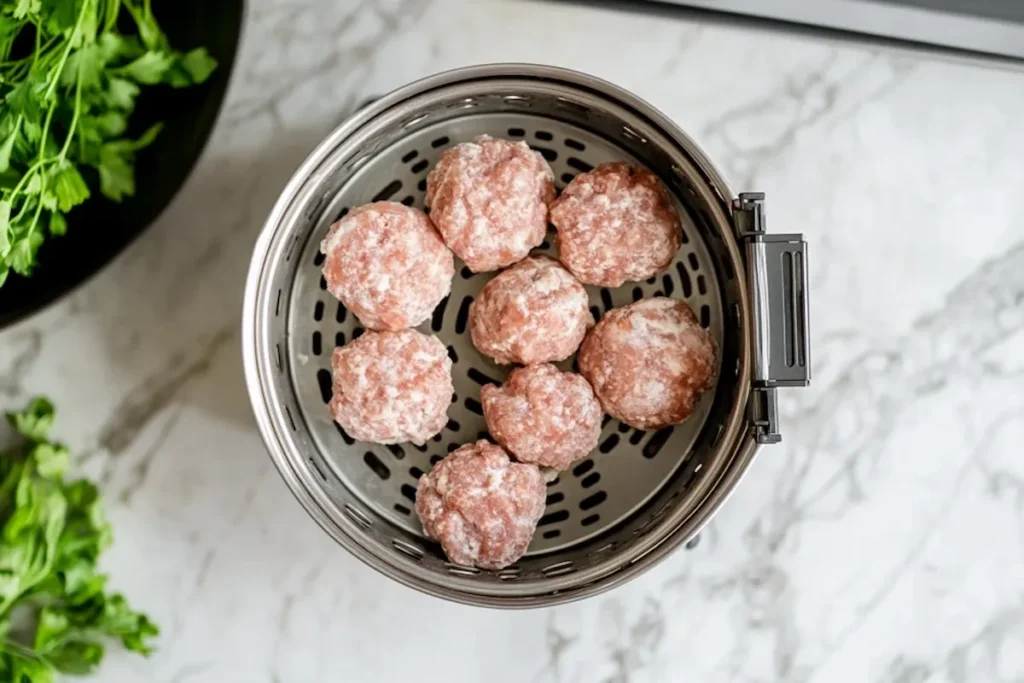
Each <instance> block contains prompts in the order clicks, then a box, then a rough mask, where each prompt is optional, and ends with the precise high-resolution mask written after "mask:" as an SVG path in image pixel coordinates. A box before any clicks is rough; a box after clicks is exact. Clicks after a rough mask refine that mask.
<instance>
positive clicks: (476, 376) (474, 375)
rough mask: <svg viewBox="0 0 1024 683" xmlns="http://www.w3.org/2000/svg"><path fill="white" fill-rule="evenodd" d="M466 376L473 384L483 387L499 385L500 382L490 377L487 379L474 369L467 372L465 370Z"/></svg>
mask: <svg viewBox="0 0 1024 683" xmlns="http://www.w3.org/2000/svg"><path fill="white" fill-rule="evenodd" d="M466 376H467V377H469V378H470V379H471V380H473V381H474V382H476V383H477V384H479V385H480V386H483V385H485V384H501V382H499V381H498V380H496V379H494V378H492V377H488V376H487V375H485V374H484V373H482V372H480V371H479V370H477V369H476V368H470V369H469V370H467V371H466Z"/></svg>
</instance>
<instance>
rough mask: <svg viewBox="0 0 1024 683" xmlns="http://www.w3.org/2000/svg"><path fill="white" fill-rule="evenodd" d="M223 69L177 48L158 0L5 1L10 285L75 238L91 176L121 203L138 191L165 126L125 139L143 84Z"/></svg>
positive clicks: (0, 97)
mask: <svg viewBox="0 0 1024 683" xmlns="http://www.w3.org/2000/svg"><path fill="white" fill-rule="evenodd" d="M171 9H173V8H169V11H170V10H171ZM122 13H126V14H127V15H128V16H130V17H131V22H130V23H133V24H134V25H135V27H136V29H137V30H138V34H137V35H126V34H123V33H121V32H120V31H119V30H118V28H117V26H118V18H119V17H120V16H121V15H122ZM216 65H217V64H216V61H215V60H214V59H213V58H212V57H210V55H209V54H208V53H207V52H206V50H205V48H201V47H200V48H196V49H194V50H191V51H190V52H186V53H181V52H177V51H175V50H173V49H171V46H170V44H169V43H168V40H167V37H166V36H165V35H164V33H163V31H162V30H161V29H160V26H159V24H158V23H157V21H156V19H155V18H154V17H153V11H152V7H151V0H0V285H2V284H3V283H4V281H6V279H7V276H8V274H9V272H10V271H11V270H14V272H16V273H18V274H20V275H30V274H31V273H32V270H33V267H34V266H35V264H36V254H37V252H38V250H39V247H40V245H42V243H43V241H44V240H45V237H46V235H47V234H48V235H51V236H57V235H63V234H64V232H65V231H66V230H67V220H66V218H65V214H66V213H67V212H68V211H70V210H71V209H73V208H74V207H75V206H78V205H79V204H81V203H82V202H84V201H85V200H86V199H88V198H89V196H90V189H89V183H88V182H86V175H93V176H94V177H95V178H96V180H97V182H98V185H99V190H100V192H101V193H102V194H104V195H105V196H107V197H108V198H110V199H112V200H114V201H121V200H122V199H123V198H124V197H126V196H130V195H132V194H134V192H135V176H134V163H135V155H136V154H137V153H138V151H139V150H140V149H142V148H144V147H146V146H147V145H149V144H150V143H151V142H153V140H154V139H155V138H156V136H157V135H158V134H159V132H160V124H156V125H154V126H153V127H151V128H150V129H149V130H147V131H146V132H144V133H143V134H142V135H141V136H139V137H138V138H135V139H132V138H128V137H126V136H125V133H126V131H127V129H128V119H129V117H130V115H131V113H132V111H133V110H134V108H135V100H136V97H138V95H139V92H140V89H141V86H147V85H156V84H165V85H170V86H173V87H176V88H180V87H187V86H190V85H194V84H197V83H202V82H203V81H205V80H206V79H207V78H209V76H210V74H211V73H212V72H213V70H214V69H215V68H216ZM83 171H85V174H83Z"/></svg>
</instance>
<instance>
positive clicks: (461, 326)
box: [455, 296, 473, 334]
mask: <svg viewBox="0 0 1024 683" xmlns="http://www.w3.org/2000/svg"><path fill="white" fill-rule="evenodd" d="M472 303H473V297H471V296H466V298H465V299H463V300H462V305H461V306H460V307H459V316H458V317H457V318H456V319H455V334H462V333H463V332H465V331H466V323H467V322H469V307H470V305H471V304H472Z"/></svg>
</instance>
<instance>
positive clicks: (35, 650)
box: [0, 398, 158, 683]
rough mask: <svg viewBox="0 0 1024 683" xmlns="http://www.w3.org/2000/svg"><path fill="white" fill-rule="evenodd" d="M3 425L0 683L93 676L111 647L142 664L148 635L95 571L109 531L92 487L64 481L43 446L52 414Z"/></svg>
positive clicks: (58, 448) (34, 407)
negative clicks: (17, 439)
mask: <svg viewBox="0 0 1024 683" xmlns="http://www.w3.org/2000/svg"><path fill="white" fill-rule="evenodd" d="M7 418H8V421H9V422H10V423H11V425H12V426H13V427H14V428H15V430H16V431H17V432H18V433H19V434H20V435H21V437H22V438H23V439H24V443H23V444H22V445H20V446H19V447H17V448H15V449H13V450H11V451H8V452H6V453H4V454H3V455H0V681H5V682H10V683H52V682H53V681H54V680H55V676H56V674H58V673H67V674H88V673H92V672H93V671H95V669H96V667H97V666H98V665H99V664H100V661H101V660H102V659H103V653H104V647H105V643H106V641H109V640H111V639H115V640H120V641H121V643H122V644H123V645H124V646H125V647H126V648H127V649H129V650H131V651H134V652H140V653H142V654H149V652H150V645H149V641H150V640H152V639H153V638H154V637H155V636H156V635H157V633H158V630H157V627H156V626H155V625H154V624H153V622H151V621H150V620H149V618H148V617H147V616H146V615H145V614H142V613H141V612H136V611H134V610H133V609H132V608H131V607H130V606H129V605H128V602H127V601H126V600H125V598H124V597H123V596H121V595H119V594H117V593H108V592H107V590H106V584H107V577H106V575H104V574H102V573H100V571H99V570H98V568H97V565H96V562H97V560H98V558H99V556H100V554H101V553H102V552H103V550H104V549H106V548H107V547H108V546H109V545H110V542H111V530H110V524H109V523H108V522H107V521H106V519H105V518H104V516H103V507H102V505H101V501H100V495H99V492H98V491H97V490H96V487H95V485H93V484H92V483H91V482H89V481H86V480H84V479H79V480H76V481H66V480H65V478H64V475H65V473H66V472H67V469H68V466H69V464H70V454H69V452H68V449H67V448H66V447H65V446H63V445H62V444H59V443H56V442H54V441H50V440H49V439H48V436H47V435H48V433H49V430H50V427H51V426H52V424H53V419H54V408H53V404H52V403H50V401H48V400H46V399H45V398H37V399H35V400H34V401H32V402H31V403H30V404H29V406H28V407H27V408H26V409H25V410H23V411H21V412H17V413H8V415H7Z"/></svg>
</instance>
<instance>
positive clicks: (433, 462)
mask: <svg viewBox="0 0 1024 683" xmlns="http://www.w3.org/2000/svg"><path fill="white" fill-rule="evenodd" d="M441 460H442V458H441V456H440V455H432V456H430V464H431V465H436V464H437V463H439V462H441Z"/></svg>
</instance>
